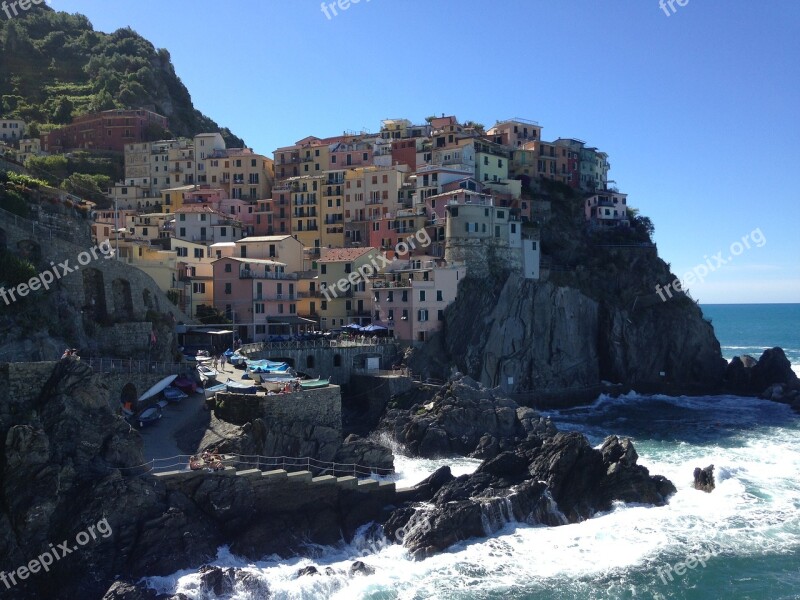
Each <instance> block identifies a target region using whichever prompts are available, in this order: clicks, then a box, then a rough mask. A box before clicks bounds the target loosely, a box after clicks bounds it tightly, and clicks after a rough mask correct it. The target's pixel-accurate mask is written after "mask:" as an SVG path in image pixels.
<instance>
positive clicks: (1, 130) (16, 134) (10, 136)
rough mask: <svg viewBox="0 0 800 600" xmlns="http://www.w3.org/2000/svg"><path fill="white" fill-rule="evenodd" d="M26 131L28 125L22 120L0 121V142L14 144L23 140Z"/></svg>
mask: <svg viewBox="0 0 800 600" xmlns="http://www.w3.org/2000/svg"><path fill="white" fill-rule="evenodd" d="M27 131H28V125H27V124H26V123H25V121H23V120H22V119H0V141H3V142H6V143H9V142H16V141H17V140H21V139H23V138H24V137H25V133H26V132H27ZM39 148H40V149H41V146H40V147H39Z"/></svg>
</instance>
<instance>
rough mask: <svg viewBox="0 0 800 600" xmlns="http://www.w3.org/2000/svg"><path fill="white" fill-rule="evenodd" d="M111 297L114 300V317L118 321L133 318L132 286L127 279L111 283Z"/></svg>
mask: <svg viewBox="0 0 800 600" xmlns="http://www.w3.org/2000/svg"><path fill="white" fill-rule="evenodd" d="M111 296H112V298H113V300H114V317H115V318H117V319H132V318H133V298H132V297H131V284H130V283H128V281H127V280H125V279H115V280H114V281H112V282H111Z"/></svg>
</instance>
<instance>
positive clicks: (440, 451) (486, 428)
mask: <svg viewBox="0 0 800 600" xmlns="http://www.w3.org/2000/svg"><path fill="white" fill-rule="evenodd" d="M381 428H382V429H384V430H387V431H388V432H389V433H390V434H391V435H392V437H394V439H396V440H397V441H398V442H400V443H402V444H403V445H405V447H406V448H407V450H408V451H409V452H410V453H411V454H413V455H417V456H424V457H431V458H433V457H441V456H452V455H454V454H459V455H462V456H468V455H472V456H476V457H478V458H484V459H486V458H494V457H495V456H497V455H498V454H500V453H501V452H503V451H505V450H512V449H513V448H514V447H515V446H516V445H517V444H518V443H520V442H522V441H524V440H526V439H528V438H531V437H537V438H538V437H544V436H548V435H553V434H555V427H553V424H552V423H551V422H550V421H549V420H547V419H543V418H541V417H540V416H539V414H538V413H536V411H534V410H532V409H530V408H525V407H520V406H519V405H518V404H517V403H516V402H514V401H513V400H511V399H509V398H507V397H506V396H505V395H503V394H502V393H501V392H499V391H498V390H490V389H487V388H485V387H483V386H481V385H480V384H479V383H477V382H476V381H474V380H473V379H471V378H469V377H464V376H463V375H461V374H459V373H456V374H455V375H454V376H453V377H452V378H451V380H450V381H449V382H448V383H447V384H446V385H445V386H443V387H442V388H441V389H439V390H438V391H437V392H436V394H435V395H434V396H433V397H432V399H431V400H430V401H429V402H427V403H426V404H424V405H420V406H414V407H412V409H411V410H403V409H392V410H389V411H387V413H386V415H385V417H384V419H383V420H382V421H381Z"/></svg>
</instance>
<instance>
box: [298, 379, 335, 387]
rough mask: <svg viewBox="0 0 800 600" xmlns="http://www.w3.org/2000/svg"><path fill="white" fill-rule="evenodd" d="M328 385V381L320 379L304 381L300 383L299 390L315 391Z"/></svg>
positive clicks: (329, 381)
mask: <svg viewBox="0 0 800 600" xmlns="http://www.w3.org/2000/svg"><path fill="white" fill-rule="evenodd" d="M330 383H331V380H330V379H320V378H319V377H317V378H316V379H307V380H306V381H301V382H300V388H301V389H304V390H316V389H319V388H324V387H328V386H329V385H330Z"/></svg>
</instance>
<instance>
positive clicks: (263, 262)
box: [214, 256, 287, 267]
mask: <svg viewBox="0 0 800 600" xmlns="http://www.w3.org/2000/svg"><path fill="white" fill-rule="evenodd" d="M221 260H235V261H236V262H240V263H244V264H246V265H268V266H270V265H271V266H276V267H285V266H287V265H286V263H282V262H278V261H277V260H266V259H263V258H239V257H238V256H223V257H222V258H218V259H217V260H215V261H214V262H219V261H221Z"/></svg>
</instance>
